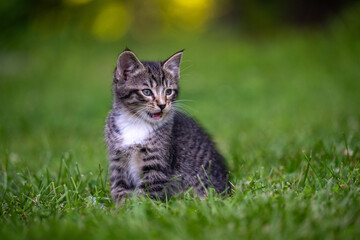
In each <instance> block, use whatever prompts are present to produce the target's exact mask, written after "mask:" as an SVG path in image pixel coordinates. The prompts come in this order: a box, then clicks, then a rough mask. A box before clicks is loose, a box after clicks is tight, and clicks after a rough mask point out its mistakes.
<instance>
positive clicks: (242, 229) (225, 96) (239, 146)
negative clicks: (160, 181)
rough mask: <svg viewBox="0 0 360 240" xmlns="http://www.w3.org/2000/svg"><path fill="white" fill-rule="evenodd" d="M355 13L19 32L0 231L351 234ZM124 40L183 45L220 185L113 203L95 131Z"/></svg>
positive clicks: (82, 235)
mask: <svg viewBox="0 0 360 240" xmlns="http://www.w3.org/2000/svg"><path fill="white" fill-rule="evenodd" d="M352 26H353V25H346V24H342V22H341V21H338V22H335V23H334V24H333V25H332V27H331V28H328V29H327V30H325V31H324V32H321V33H314V32H313V33H309V34H304V33H285V34H282V35H279V36H277V37H272V38H269V39H263V40H261V41H255V39H249V38H244V37H242V36H235V35H233V34H229V33H224V32H223V33H222V34H221V35H220V34H209V35H207V36H206V37H197V38H193V39H192V38H191V37H188V38H187V37H186V36H185V37H183V38H181V39H171V38H169V39H167V41H166V40H162V41H159V42H147V43H143V42H136V41H135V42H133V41H123V42H121V43H117V44H104V43H98V42H94V41H91V40H87V39H86V38H85V39H86V40H87V41H84V38H80V37H79V36H78V38H72V37H69V36H67V35H64V34H58V35H55V36H54V35H49V36H38V38H37V39H36V40H34V39H33V38H29V37H26V35H25V34H24V35H25V36H24V40H22V41H20V42H21V45H19V46H15V47H10V46H9V47H8V48H7V49H5V48H4V49H3V50H2V54H1V55H2V56H1V57H2V64H1V65H2V66H0V77H1V78H0V103H1V105H0V160H1V173H0V199H1V211H0V238H1V239H50V238H51V239H64V238H76V239H140V238H146V239H239V238H247V239H356V238H358V236H359V235H360V204H359V203H360V182H359V181H360V180H359V179H360V173H359V171H360V170H359V167H360V152H359V150H360V135H359V125H360V108H359V104H360V94H359V93H360V81H359V79H360V66H359V59H360V45H359V41H358V39H359V36H358V32H357V31H354V30H356V28H355V27H353V28H351V27H352ZM125 45H128V46H129V47H130V48H131V49H133V50H134V51H135V52H136V53H137V54H138V56H139V57H140V58H142V59H149V60H151V59H164V58H166V57H167V56H169V55H171V54H172V53H173V52H175V51H177V50H180V49H182V48H184V47H185V48H186V51H185V53H184V58H183V60H184V61H183V64H182V69H183V70H182V79H181V91H182V92H181V96H180V98H182V99H191V100H193V101H191V102H188V105H189V106H190V107H191V109H190V110H189V112H190V114H192V115H193V116H194V117H196V118H197V119H198V120H199V122H200V123H201V124H202V125H203V126H204V127H205V128H206V129H207V131H208V132H209V133H211V135H212V136H213V138H214V140H215V141H216V142H217V145H218V147H219V150H220V151H221V152H222V154H223V155H224V156H225V158H226V161H227V164H228V166H229V169H230V172H231V182H232V183H233V185H234V187H233V192H232V195H231V196H230V197H228V198H225V199H223V198H220V197H219V196H217V195H216V194H214V193H213V192H209V195H208V198H207V199H206V200H199V199H197V198H194V197H193V196H191V195H190V194H184V195H182V196H179V197H177V198H171V199H169V200H168V201H166V202H156V201H151V200H149V199H146V198H144V197H141V198H138V199H132V200H131V201H128V202H127V203H126V205H125V206H123V207H120V208H116V207H115V206H114V205H113V203H112V201H111V197H110V195H109V185H108V177H107V156H106V151H105V143H104V141H103V126H104V123H105V117H106V115H107V112H108V111H109V110H110V102H111V91H110V87H111V76H112V71H113V68H114V65H115V61H116V58H117V55H118V54H119V52H120V51H121V50H122V49H123V47H124V46H125Z"/></svg>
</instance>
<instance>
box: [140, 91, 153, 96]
mask: <svg viewBox="0 0 360 240" xmlns="http://www.w3.org/2000/svg"><path fill="white" fill-rule="evenodd" d="M142 93H143V94H144V95H145V96H152V92H151V90H150V89H144V90H142Z"/></svg>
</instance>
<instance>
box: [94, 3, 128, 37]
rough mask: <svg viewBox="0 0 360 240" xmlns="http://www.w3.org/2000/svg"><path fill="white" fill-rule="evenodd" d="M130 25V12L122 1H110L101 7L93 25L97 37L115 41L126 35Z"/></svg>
mask: <svg viewBox="0 0 360 240" xmlns="http://www.w3.org/2000/svg"><path fill="white" fill-rule="evenodd" d="M129 25H130V14H128V12H127V8H126V7H125V5H124V4H122V3H109V4H107V5H105V6H104V7H103V8H101V9H100V12H99V13H98V15H97V16H96V18H95V21H94V23H93V26H92V33H93V34H94V35H95V37H97V38H99V39H101V40H105V41H115V40H118V39H120V38H121V37H123V36H124V34H125V33H126V32H127V30H128V28H129Z"/></svg>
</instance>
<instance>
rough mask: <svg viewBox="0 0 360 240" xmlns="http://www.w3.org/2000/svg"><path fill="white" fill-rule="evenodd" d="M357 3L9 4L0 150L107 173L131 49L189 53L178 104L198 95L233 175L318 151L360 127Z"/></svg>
mask: <svg viewBox="0 0 360 240" xmlns="http://www.w3.org/2000/svg"><path fill="white" fill-rule="evenodd" d="M359 6H360V5H359V3H358V2H356V1H341V2H340V1H326V2H321V1H320V2H313V1H298V0H293V1H282V0H273V1H260V0H257V1H247V0H242V1H235V0H226V1H216V0H183V1H181V0H172V1H164V0H153V1H141V0H136V1H96V0H58V1H29V0H16V1H2V3H1V5H0V11H1V14H0V16H1V21H0V23H1V25H2V26H1V29H2V31H1V35H0V36H1V42H0V43H1V45H0V46H1V47H0V61H1V64H0V102H1V107H0V147H1V151H2V152H3V154H5V153H6V154H9V155H10V156H11V159H12V161H14V162H19V163H21V165H22V166H27V167H30V168H34V169H37V168H38V167H44V166H49V167H50V168H52V167H54V166H57V164H58V159H59V158H60V157H61V155H62V154H63V153H64V152H69V153H71V154H72V155H73V156H74V158H75V159H76V161H78V162H79V163H81V166H82V167H83V168H86V169H92V168H93V167H94V166H97V164H98V163H100V164H102V165H103V166H106V162H107V158H106V153H105V145H104V142H103V125H104V121H105V117H106V115H107V112H108V111H109V110H110V104H111V81H112V71H113V69H114V66H115V62H116V59H117V56H118V54H119V53H120V52H121V51H122V50H123V49H124V48H125V47H129V48H130V49H132V50H133V51H134V52H135V53H137V55H138V57H139V58H140V59H143V60H163V59H165V58H167V57H168V56H170V55H171V54H172V53H174V52H175V51H178V50H180V49H183V48H185V49H186V51H185V54H184V58H183V63H182V71H181V74H182V79H181V83H180V84H181V87H182V89H181V90H182V91H181V96H180V98H183V99H190V100H193V101H190V102H188V103H187V104H188V105H189V108H188V112H189V114H191V115H193V116H195V117H196V118H197V119H199V121H200V122H201V124H203V125H204V126H205V127H206V128H207V129H208V131H209V132H210V133H211V134H212V135H213V136H214V139H215V141H216V142H217V143H218V145H219V147H220V150H221V151H222V153H223V154H224V155H225V156H226V157H227V161H228V163H229V167H230V169H231V170H232V171H234V172H237V171H238V170H239V169H240V166H241V161H240V160H241V159H238V158H241V157H243V156H246V154H250V155H251V156H253V155H257V154H261V149H262V148H263V147H265V146H266V147H269V148H270V149H271V150H273V153H274V154H275V155H274V157H275V158H274V161H278V159H281V156H282V155H283V154H285V151H286V150H288V151H296V150H297V149H296V147H295V149H291V148H285V145H289V144H290V143H291V142H292V141H295V142H299V141H301V142H302V143H301V144H304V147H305V146H306V144H311V141H312V140H313V139H312V137H311V136H312V134H313V132H317V134H324V135H329V136H332V137H335V138H336V137H339V136H341V134H343V133H346V134H351V133H353V132H354V131H357V130H358V125H359V107H358V105H359V103H360V102H359V96H358V95H359V94H358V93H359V90H360V87H359V76H360V74H359V71H360V70H359V57H360V45H359V42H360V41H359V40H360V38H359V36H360V35H359V29H360V17H359V15H360V14H359V13H360V7H359ZM320 137H321V135H316V137H315V139H314V141H316V140H317V139H318V138H320ZM234 156H235V157H234ZM258 160H259V161H262V160H261V159H258ZM262 164H266V162H264V163H262ZM272 164H273V163H272ZM255 166H256V165H255ZM245 167H250V166H245ZM239 174H241V173H239Z"/></svg>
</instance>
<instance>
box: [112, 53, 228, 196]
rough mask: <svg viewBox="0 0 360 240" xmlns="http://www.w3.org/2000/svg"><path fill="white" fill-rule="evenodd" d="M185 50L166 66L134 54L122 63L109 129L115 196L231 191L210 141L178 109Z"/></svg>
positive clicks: (125, 55) (124, 56)
mask: <svg viewBox="0 0 360 240" xmlns="http://www.w3.org/2000/svg"><path fill="white" fill-rule="evenodd" d="M181 57H182V51H180V52H177V53H175V54H174V55H172V56H171V57H170V58H168V59H167V60H165V61H164V62H140V61H139V60H138V58H137V57H136V55H135V54H134V53H133V52H131V51H130V50H125V51H123V52H122V53H121V54H120V56H119V58H118V61H117V66H116V69H115V72H114V79H113V95H114V100H113V109H112V111H111V112H110V113H109V116H108V118H107V123H106V126H105V135H106V143H107V148H108V154H109V158H110V170H111V175H110V182H111V194H112V197H113V199H114V201H115V202H116V203H119V202H120V203H123V202H124V201H125V198H126V197H127V196H129V195H131V194H133V193H135V194H148V195H149V196H150V197H151V198H159V199H164V198H165V197H170V196H171V195H174V194H177V193H181V192H183V191H186V190H188V189H190V188H193V190H194V193H195V194H196V195H198V196H199V197H201V198H204V197H205V196H206V189H207V188H210V187H212V188H214V189H215V190H216V191H217V192H218V193H223V192H225V191H226V189H227V170H226V168H225V165H224V162H223V158H222V156H221V155H220V154H219V153H218V152H217V151H216V149H215V147H214V144H213V143H212V141H211V140H210V138H209V136H208V135H207V134H206V133H205V132H204V131H203V130H202V129H201V128H200V127H199V126H198V125H197V124H196V122H195V121H194V120H193V119H191V118H190V117H188V116H186V115H183V114H182V113H179V112H177V111H176V110H175V105H176V99H177V96H178V92H179V86H178V81H179V78H180V72H179V70H180V61H181Z"/></svg>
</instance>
